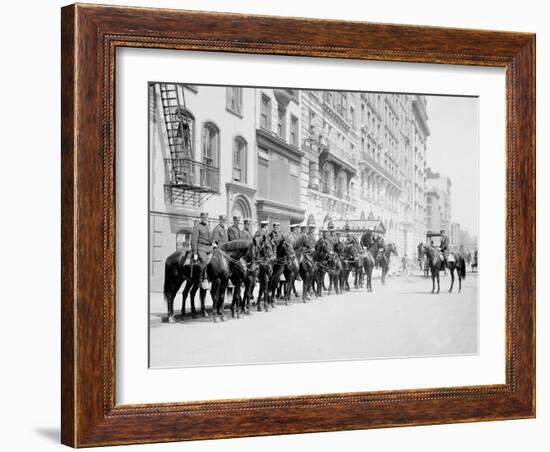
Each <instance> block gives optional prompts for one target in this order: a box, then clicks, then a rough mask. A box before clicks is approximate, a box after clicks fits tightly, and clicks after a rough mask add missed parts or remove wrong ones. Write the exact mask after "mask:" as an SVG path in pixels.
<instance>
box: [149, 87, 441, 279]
mask: <svg viewBox="0 0 550 452" xmlns="http://www.w3.org/2000/svg"><path fill="white" fill-rule="evenodd" d="M149 106H150V110H149V117H150V119H149V127H150V133H149V159H150V165H149V173H150V191H149V197H150V199H149V206H150V207H149V210H150V241H149V243H150V256H151V263H150V266H151V268H150V275H151V288H152V290H160V289H161V287H162V278H163V276H164V275H163V272H164V260H165V259H166V257H167V256H168V255H169V254H171V253H172V252H173V251H174V250H175V249H177V248H178V247H182V246H186V244H187V242H188V241H189V237H190V234H191V231H192V228H193V225H194V222H195V221H197V218H198V216H199V213H200V212H201V211H207V212H209V214H210V221H211V223H212V225H213V224H215V223H216V221H217V216H218V215H219V214H225V215H227V216H228V217H231V216H233V215H238V216H240V217H241V218H246V217H248V218H251V219H252V222H253V229H256V228H257V225H258V222H259V221H260V220H267V221H269V223H270V224H272V223H273V222H275V221H278V222H279V223H281V230H282V231H283V233H284V232H286V231H287V230H288V227H289V225H290V223H306V224H308V225H314V226H316V227H317V228H318V229H322V228H326V227H327V225H328V222H329V221H331V220H332V221H338V222H341V221H342V220H349V221H355V222H357V224H367V223H368V222H372V224H375V223H376V224H380V229H382V230H384V236H385V238H386V240H387V241H390V242H395V243H397V245H398V248H399V250H400V253H401V252H402V253H407V254H408V255H409V256H413V255H414V251H415V249H416V245H417V244H418V242H419V241H423V240H424V237H425V233H426V221H429V219H430V216H429V215H427V209H426V203H427V202H429V200H430V198H429V196H427V194H426V142H427V139H428V136H429V134H430V131H429V128H428V117H427V114H426V99H425V98H424V97H423V96H412V95H398V94H383V93H357V92H341V91H311V90H293V89H283V88H241V87H222V86H202V85H183V84H164V83H151V84H150V86H149ZM449 213H450V207H449ZM361 221H362V223H361ZM354 224H355V223H354ZM369 224H370V223H369Z"/></svg>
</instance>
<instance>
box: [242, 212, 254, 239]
mask: <svg viewBox="0 0 550 452" xmlns="http://www.w3.org/2000/svg"><path fill="white" fill-rule="evenodd" d="M250 222H251V220H250V218H245V219H244V221H243V230H242V231H241V235H240V236H241V239H243V240H250V241H252V233H251V232H250Z"/></svg>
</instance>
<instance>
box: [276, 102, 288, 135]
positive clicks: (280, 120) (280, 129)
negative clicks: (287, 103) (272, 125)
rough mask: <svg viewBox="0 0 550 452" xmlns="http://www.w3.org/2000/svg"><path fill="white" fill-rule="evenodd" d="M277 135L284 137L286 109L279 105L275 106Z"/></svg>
mask: <svg viewBox="0 0 550 452" xmlns="http://www.w3.org/2000/svg"><path fill="white" fill-rule="evenodd" d="M277 135H279V137H281V138H282V139H283V140H284V139H285V138H286V109H285V108H284V107H283V106H281V105H279V108H277Z"/></svg>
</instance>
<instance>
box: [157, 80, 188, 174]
mask: <svg viewBox="0 0 550 452" xmlns="http://www.w3.org/2000/svg"><path fill="white" fill-rule="evenodd" d="M160 95H161V99H162V109H163V112H164V122H165V124H166V133H167V138H168V146H169V148H170V158H171V170H172V180H173V182H175V183H176V184H187V183H192V174H190V172H189V170H190V169H191V168H189V167H188V166H189V165H186V164H185V161H184V160H182V159H191V156H192V155H193V149H192V146H193V143H192V141H191V130H190V129H191V124H190V121H189V118H188V117H187V115H186V114H185V112H186V111H187V108H186V106H185V92H184V88H183V87H181V100H180V96H179V93H178V85H177V84H175V83H160Z"/></svg>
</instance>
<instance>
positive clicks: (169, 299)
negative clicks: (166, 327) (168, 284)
mask: <svg viewBox="0 0 550 452" xmlns="http://www.w3.org/2000/svg"><path fill="white" fill-rule="evenodd" d="M166 303H167V305H168V323H176V320H175V319H174V294H172V293H170V294H167V295H166Z"/></svg>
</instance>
